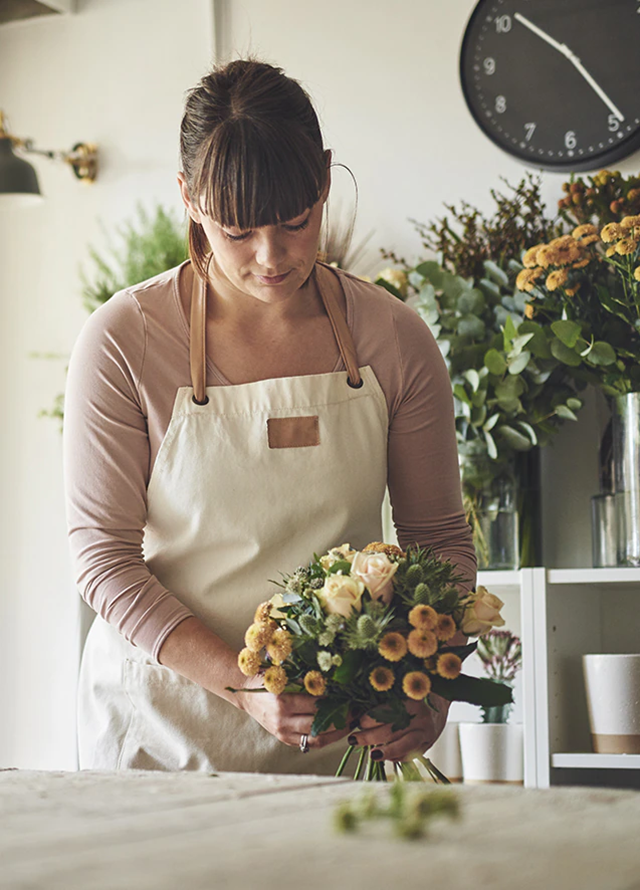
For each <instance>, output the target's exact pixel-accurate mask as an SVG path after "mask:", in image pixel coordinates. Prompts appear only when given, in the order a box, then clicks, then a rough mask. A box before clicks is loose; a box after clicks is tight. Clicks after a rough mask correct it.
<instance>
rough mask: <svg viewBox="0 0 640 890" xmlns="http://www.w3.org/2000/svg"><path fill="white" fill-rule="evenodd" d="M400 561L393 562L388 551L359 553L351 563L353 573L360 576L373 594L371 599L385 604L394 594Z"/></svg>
mask: <svg viewBox="0 0 640 890" xmlns="http://www.w3.org/2000/svg"><path fill="white" fill-rule="evenodd" d="M397 571H398V563H397V562H391V560H390V559H389V557H388V556H387V554H386V553H357V554H356V556H355V557H354V560H353V562H352V563H351V574H352V575H355V576H356V577H358V578H360V580H361V581H363V582H364V584H365V585H366V587H367V590H368V591H369V593H370V594H371V599H374V600H381V601H382V602H383V603H384V604H385V605H388V604H389V603H390V602H391V597H392V596H393V576H394V575H395V573H396V572H397Z"/></svg>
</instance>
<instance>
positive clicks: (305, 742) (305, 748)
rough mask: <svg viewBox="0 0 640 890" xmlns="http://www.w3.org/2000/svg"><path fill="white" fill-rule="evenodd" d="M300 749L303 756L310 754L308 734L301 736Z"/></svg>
mask: <svg viewBox="0 0 640 890" xmlns="http://www.w3.org/2000/svg"><path fill="white" fill-rule="evenodd" d="M298 747H299V748H300V753H301V754H307V753H308V752H309V735H308V733H306V732H303V733H302V735H301V736H300V744H299V746H298Z"/></svg>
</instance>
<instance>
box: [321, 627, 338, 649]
mask: <svg viewBox="0 0 640 890" xmlns="http://www.w3.org/2000/svg"><path fill="white" fill-rule="evenodd" d="M335 638H336V635H335V634H334V632H333V631H332V630H323V631H322V633H321V634H319V635H318V643H319V644H320V645H321V646H330V645H331V644H332V643H333V641H334V640H335Z"/></svg>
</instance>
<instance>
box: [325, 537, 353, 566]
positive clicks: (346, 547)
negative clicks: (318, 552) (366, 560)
mask: <svg viewBox="0 0 640 890" xmlns="http://www.w3.org/2000/svg"><path fill="white" fill-rule="evenodd" d="M355 555H356V551H355V550H352V549H351V544H341V545H340V546H339V547H332V548H331V550H330V551H329V552H328V553H327V554H325V556H321V557H320V565H321V566H322V568H323V569H324V570H325V572H326V571H327V569H330V568H331V566H332V565H333V564H334V562H339V561H341V560H346V561H347V562H353V557H354V556H355Z"/></svg>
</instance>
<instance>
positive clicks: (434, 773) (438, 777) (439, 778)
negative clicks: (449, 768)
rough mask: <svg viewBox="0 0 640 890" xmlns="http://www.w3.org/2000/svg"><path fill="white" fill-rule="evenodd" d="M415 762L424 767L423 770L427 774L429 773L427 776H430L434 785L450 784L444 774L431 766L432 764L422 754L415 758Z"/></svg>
mask: <svg viewBox="0 0 640 890" xmlns="http://www.w3.org/2000/svg"><path fill="white" fill-rule="evenodd" d="M417 760H419V761H420V763H421V764H422V765H423V766H424V768H425V769H426V770H427V772H428V773H429V775H430V776H431V778H432V779H433V781H434V782H435V783H436V785H450V784H451V782H450V780H449V779H447V777H446V776H445V775H444V773H441V772H440V770H439V769H438V768H437V767H435V766H434V765H433V763H432V762H431V761H430V760H429V758H428V757H424V756H423V755H422V754H420V755H419V756H418V757H417Z"/></svg>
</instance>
